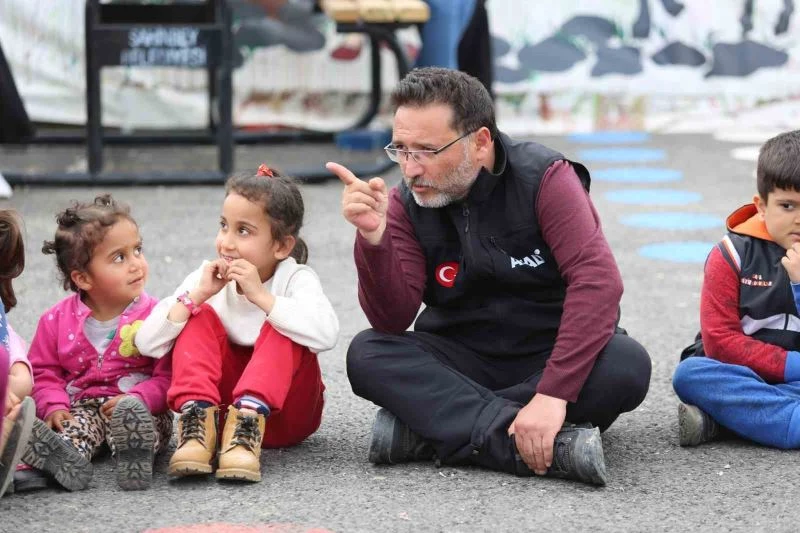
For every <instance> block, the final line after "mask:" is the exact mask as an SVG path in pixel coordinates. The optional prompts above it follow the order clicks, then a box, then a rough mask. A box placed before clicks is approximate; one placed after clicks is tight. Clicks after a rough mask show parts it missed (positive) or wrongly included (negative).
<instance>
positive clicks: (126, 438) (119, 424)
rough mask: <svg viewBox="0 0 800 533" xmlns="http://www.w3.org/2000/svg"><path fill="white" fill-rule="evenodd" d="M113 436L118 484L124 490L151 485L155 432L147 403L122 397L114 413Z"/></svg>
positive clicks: (138, 488) (112, 420)
mask: <svg viewBox="0 0 800 533" xmlns="http://www.w3.org/2000/svg"><path fill="white" fill-rule="evenodd" d="M111 438H112V439H113V441H114V446H115V447H116V449H117V484H118V485H119V486H120V488H121V489H122V490H144V489H146V488H148V487H149V486H150V482H151V481H152V480H153V455H154V447H155V442H156V435H155V426H154V424H153V417H152V415H151V414H150V411H149V410H148V409H147V407H145V405H144V404H143V403H142V402H140V401H139V400H137V399H136V398H132V397H125V398H122V399H121V400H120V401H119V403H118V404H117V405H116V406H115V407H114V413H113V414H112V415H111Z"/></svg>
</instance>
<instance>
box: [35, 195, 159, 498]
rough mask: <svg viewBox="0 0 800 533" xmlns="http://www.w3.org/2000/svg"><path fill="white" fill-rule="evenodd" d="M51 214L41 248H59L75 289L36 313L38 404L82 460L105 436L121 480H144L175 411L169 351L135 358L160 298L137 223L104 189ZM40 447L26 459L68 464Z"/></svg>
mask: <svg viewBox="0 0 800 533" xmlns="http://www.w3.org/2000/svg"><path fill="white" fill-rule="evenodd" d="M56 220H57V222H58V229H57V230H56V234H55V238H54V240H52V241H45V243H44V246H43V247H42V252H44V253H45V254H54V255H55V256H56V263H57V265H58V269H59V272H60V275H61V277H62V285H63V287H64V289H65V290H72V291H74V294H72V295H70V296H68V297H66V298H64V299H63V300H61V301H60V302H59V303H57V304H56V305H55V306H53V307H51V308H50V309H48V310H47V311H46V312H45V313H44V314H43V315H42V317H41V319H40V320H39V325H38V327H37V329H36V334H35V336H34V338H33V341H32V342H31V348H30V352H29V359H30V362H31V364H32V365H33V373H34V387H33V397H34V399H35V400H36V406H37V412H38V415H39V417H40V418H42V419H44V421H45V422H46V424H47V426H49V427H50V428H52V429H53V430H55V431H57V432H58V433H59V436H60V437H62V439H64V440H66V441H67V442H69V443H71V444H72V446H74V448H75V449H77V450H78V451H79V452H80V455H81V456H82V457H83V458H84V459H85V460H86V461H90V460H91V459H92V457H93V456H94V455H95V454H96V453H97V452H98V451H99V450H100V448H101V446H102V445H103V443H107V444H108V446H109V447H110V448H111V452H112V454H113V455H114V456H115V458H116V461H117V482H118V483H119V486H120V487H121V488H122V489H125V490H136V489H145V488H147V487H148V486H149V485H150V482H151V479H152V468H153V455H154V453H157V452H158V451H160V450H161V449H163V448H164V446H166V445H167V444H168V442H169V438H170V435H171V433H172V413H170V412H169V410H168V409H167V405H166V392H167V388H168V386H169V380H170V359H169V358H165V359H162V360H160V361H154V360H153V359H151V358H149V357H142V356H141V354H140V353H139V351H138V350H137V349H136V346H135V345H134V341H133V339H134V335H135V334H136V330H137V329H138V328H139V326H140V325H141V324H142V320H143V319H145V318H146V317H147V315H148V314H149V313H150V311H151V310H152V309H153V307H155V305H156V303H158V302H157V300H156V299H155V298H152V297H151V296H149V295H147V294H146V293H145V292H144V287H145V283H146V282H147V274H148V265H147V260H146V259H145V257H144V253H143V251H142V238H141V236H140V234H139V227H138V225H137V224H136V222H135V220H134V219H133V218H132V217H131V215H130V211H129V209H128V207H127V206H124V205H122V204H119V203H117V202H116V201H114V199H113V198H112V197H111V195H108V194H106V195H102V196H98V197H96V198H95V199H94V202H92V203H88V204H81V203H76V204H75V205H73V206H72V207H70V208H68V209H66V210H65V211H63V212H62V213H59V214H58V216H57V217H56ZM41 452H45V453H41ZM46 452H47V450H38V449H36V448H35V447H33V448H30V447H29V450H28V451H26V453H25V455H24V457H23V459H24V460H25V461H26V462H27V463H29V464H30V465H31V466H34V467H36V468H44V469H45V470H47V471H49V472H51V473H52V472H55V473H58V472H64V471H68V470H70V469H73V470H74V469H75V465H68V464H64V463H63V462H60V461H54V460H53V459H52V457H51V456H50V455H49V454H48V453H46ZM62 484H63V483H62Z"/></svg>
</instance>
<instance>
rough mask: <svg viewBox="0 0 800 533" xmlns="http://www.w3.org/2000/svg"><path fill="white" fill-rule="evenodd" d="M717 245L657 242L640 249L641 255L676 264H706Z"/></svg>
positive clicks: (696, 242)
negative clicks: (709, 254) (707, 258)
mask: <svg viewBox="0 0 800 533" xmlns="http://www.w3.org/2000/svg"><path fill="white" fill-rule="evenodd" d="M715 245H716V243H713V242H703V241H684V242H657V243H653V244H647V245H645V246H642V247H641V248H639V255H641V256H644V257H647V258H648V259H658V260H660V261H672V262H675V263H704V262H705V260H706V257H708V253H709V252H710V251H711V249H712V248H713V247H714V246H715Z"/></svg>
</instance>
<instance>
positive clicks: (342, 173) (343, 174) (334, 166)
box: [325, 161, 358, 185]
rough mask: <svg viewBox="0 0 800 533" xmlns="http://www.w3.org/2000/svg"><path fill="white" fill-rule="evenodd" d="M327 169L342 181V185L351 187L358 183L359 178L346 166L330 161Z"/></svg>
mask: <svg viewBox="0 0 800 533" xmlns="http://www.w3.org/2000/svg"><path fill="white" fill-rule="evenodd" d="M325 168H327V169H328V170H330V171H331V172H333V173H334V174H336V177H338V178H339V179H340V180H342V183H344V184H345V185H350V184H351V183H355V182H356V181H358V177H357V176H356V175H355V174H353V173H352V172H351V171H350V169H349V168H347V167H346V166H344V165H340V164H339V163H334V162H333V161H329V162H327V163H325Z"/></svg>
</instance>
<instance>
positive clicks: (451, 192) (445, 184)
mask: <svg viewBox="0 0 800 533" xmlns="http://www.w3.org/2000/svg"><path fill="white" fill-rule="evenodd" d="M477 177H478V172H477V171H476V170H475V169H474V167H473V165H472V161H470V160H469V151H468V149H467V148H466V146H465V147H464V158H463V159H462V160H461V163H459V164H458V166H457V167H455V168H452V169H451V170H450V171H449V172H448V173H447V174H445V175H443V176H442V177H441V178H439V179H438V180H437V182H438V183H437V184H434V183H431V182H430V181H427V180H425V179H423V178H421V177H419V176H417V177H414V178H407V179H406V185H407V186H408V188H409V189H410V190H411V194H412V196H414V201H415V202H417V205H419V206H420V207H431V208H437V207H444V206H446V205H449V204H451V203H453V202H457V201H458V200H461V199H462V198H464V197H465V196H466V195H467V193H469V189H470V187H472V184H473V183H474V182H475V179H476V178H477ZM414 185H418V186H422V187H429V188H430V189H429V192H428V194H427V195H425V198H423V197H422V196H420V195H418V194H417V193H416V192H414V189H413V187H414ZM433 191H435V192H433Z"/></svg>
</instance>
